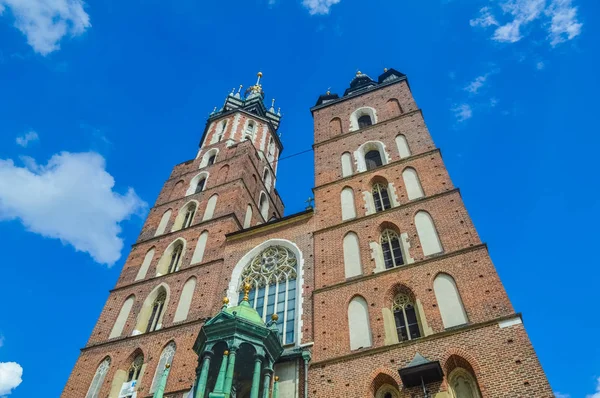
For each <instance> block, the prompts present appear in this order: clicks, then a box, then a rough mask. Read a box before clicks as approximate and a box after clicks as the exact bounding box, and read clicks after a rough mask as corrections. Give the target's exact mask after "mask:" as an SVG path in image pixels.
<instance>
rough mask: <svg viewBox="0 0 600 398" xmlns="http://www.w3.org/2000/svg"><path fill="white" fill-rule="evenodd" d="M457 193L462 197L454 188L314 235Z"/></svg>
mask: <svg viewBox="0 0 600 398" xmlns="http://www.w3.org/2000/svg"><path fill="white" fill-rule="evenodd" d="M455 193H458V194H459V195H460V189H459V188H453V189H451V190H448V191H445V192H440V193H436V194H434V195H430V196H425V197H422V198H419V199H415V200H411V201H410V202H408V203H404V204H401V205H400V206H396V207H391V208H389V209H387V210H383V211H378V212H375V213H373V214H368V215H366V216H362V217H356V218H352V219H350V220H346V221H342V222H340V223H339V224H335V225H331V226H329V227H325V228H321V229H318V230H316V231H314V234H315V235H317V234H320V233H323V232H328V231H331V230H334V229H337V228H342V227H347V226H348V225H352V224H357V223H359V222H362V221H364V220H370V219H372V218H376V217H378V216H381V215H386V214H390V213H393V212H394V211H397V210H402V209H406V208H407V207H411V206H414V205H415V204H418V203H424V202H429V201H431V200H435V199H438V198H440V197H443V196H447V195H452V194H455ZM317 210H318V209H317Z"/></svg>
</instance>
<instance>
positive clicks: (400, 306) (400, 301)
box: [391, 292, 423, 343]
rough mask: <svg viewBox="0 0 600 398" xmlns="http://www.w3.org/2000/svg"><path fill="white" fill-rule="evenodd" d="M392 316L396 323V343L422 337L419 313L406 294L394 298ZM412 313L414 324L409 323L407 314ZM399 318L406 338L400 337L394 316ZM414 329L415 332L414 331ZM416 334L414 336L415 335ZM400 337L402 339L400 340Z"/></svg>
mask: <svg viewBox="0 0 600 398" xmlns="http://www.w3.org/2000/svg"><path fill="white" fill-rule="evenodd" d="M391 309H392V314H393V315H394V318H395V323H396V331H397V335H398V342H400V343H403V342H405V341H408V340H415V339H418V338H420V337H421V336H423V332H422V326H421V322H420V321H419V313H418V310H417V306H416V304H415V302H414V300H413V299H411V298H410V297H409V296H408V294H406V293H402V292H401V293H398V294H396V296H395V297H394V300H393V302H392V308H391ZM410 313H412V314H413V315H414V317H415V319H414V322H413V323H411V322H410V316H409V314H410ZM397 314H398V316H401V317H402V318H403V319H402V320H403V321H404V328H405V329H406V330H405V332H406V338H404V337H403V336H401V335H400V331H399V330H398V329H400V327H401V326H400V325H398V321H397V319H396V316H397ZM415 327H416V330H415ZM415 334H416V335H415ZM401 337H402V338H401Z"/></svg>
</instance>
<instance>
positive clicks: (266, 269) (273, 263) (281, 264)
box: [239, 246, 297, 344]
mask: <svg viewBox="0 0 600 398" xmlns="http://www.w3.org/2000/svg"><path fill="white" fill-rule="evenodd" d="M296 278H297V260H296V256H295V255H294V253H292V251H291V250H289V249H287V248H285V247H282V246H270V247H268V248H266V249H264V250H263V251H261V252H260V253H259V254H258V255H257V256H255V257H254V258H253V259H252V260H251V261H250V264H248V266H246V268H245V269H244V271H243V272H242V276H241V280H242V283H241V284H240V285H241V286H244V284H246V283H248V284H250V286H251V290H250V293H249V295H248V301H249V302H250V304H251V305H252V306H253V307H254V308H255V309H256V311H257V312H258V313H259V315H260V316H261V317H262V318H263V320H264V321H265V322H266V321H267V320H268V319H271V315H273V314H275V313H276V314H277V315H278V316H279V319H278V321H277V328H278V329H279V333H280V335H281V339H282V342H283V344H291V343H293V342H294V340H295V323H296ZM243 297H244V292H243V291H242V290H241V291H240V297H239V300H240V301H241V300H242V298H243Z"/></svg>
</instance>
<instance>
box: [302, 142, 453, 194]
mask: <svg viewBox="0 0 600 398" xmlns="http://www.w3.org/2000/svg"><path fill="white" fill-rule="evenodd" d="M434 153H438V154H439V155H440V157H441V156H442V152H441V151H440V149H439V148H435V149H432V150H429V151H427V152H423V153H418V154H416V155H411V156H408V157H405V158H402V159H400V160H395V161H393V162H390V163H388V164H384V165H383V166H379V167H377V168H376V169H371V170H365V171H361V172H358V173H354V174H352V175H350V176H348V177H342V178H338V179H337V180H335V181H331V182H326V183H325V184H321V185H319V186H316V187H314V188H313V192H315V191H316V190H319V189H323V188H326V187H328V186H330V185H335V184H338V183H340V182H343V181H349V180H351V179H353V178H356V177H364V176H365V175H366V174H367V173H373V174H376V172H377V171H380V170H385V169H389V168H392V167H394V166H398V165H401V164H403V163H409V162H411V161H413V160H416V159H419V158H422V157H425V156H431V155H433V154H434Z"/></svg>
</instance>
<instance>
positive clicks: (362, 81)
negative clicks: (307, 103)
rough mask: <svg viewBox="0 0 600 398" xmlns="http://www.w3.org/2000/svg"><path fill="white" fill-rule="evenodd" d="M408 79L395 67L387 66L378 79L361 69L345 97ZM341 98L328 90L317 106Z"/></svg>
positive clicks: (321, 96)
mask: <svg viewBox="0 0 600 398" xmlns="http://www.w3.org/2000/svg"><path fill="white" fill-rule="evenodd" d="M401 80H406V75H405V74H404V73H402V72H398V71H397V70H395V69H393V68H390V69H388V68H385V69H384V70H383V74H381V75H379V77H378V78H377V81H375V80H373V79H371V78H370V77H369V76H368V75H366V74H365V73H362V72H361V71H358V72H356V75H355V76H354V78H353V79H352V81H350V87H348V88H347V89H346V91H344V95H343V96H342V98H343V97H347V96H352V95H355V94H357V95H358V94H361V93H363V92H367V91H370V90H373V89H376V88H378V87H380V86H385V85H388V84H391V83H394V82H396V81H401ZM337 100H340V96H339V95H337V94H332V93H331V92H330V91H327V93H326V94H323V95H320V96H319V99H318V100H317V103H316V104H315V107H318V106H320V105H324V104H327V103H328V102H336V101H337Z"/></svg>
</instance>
